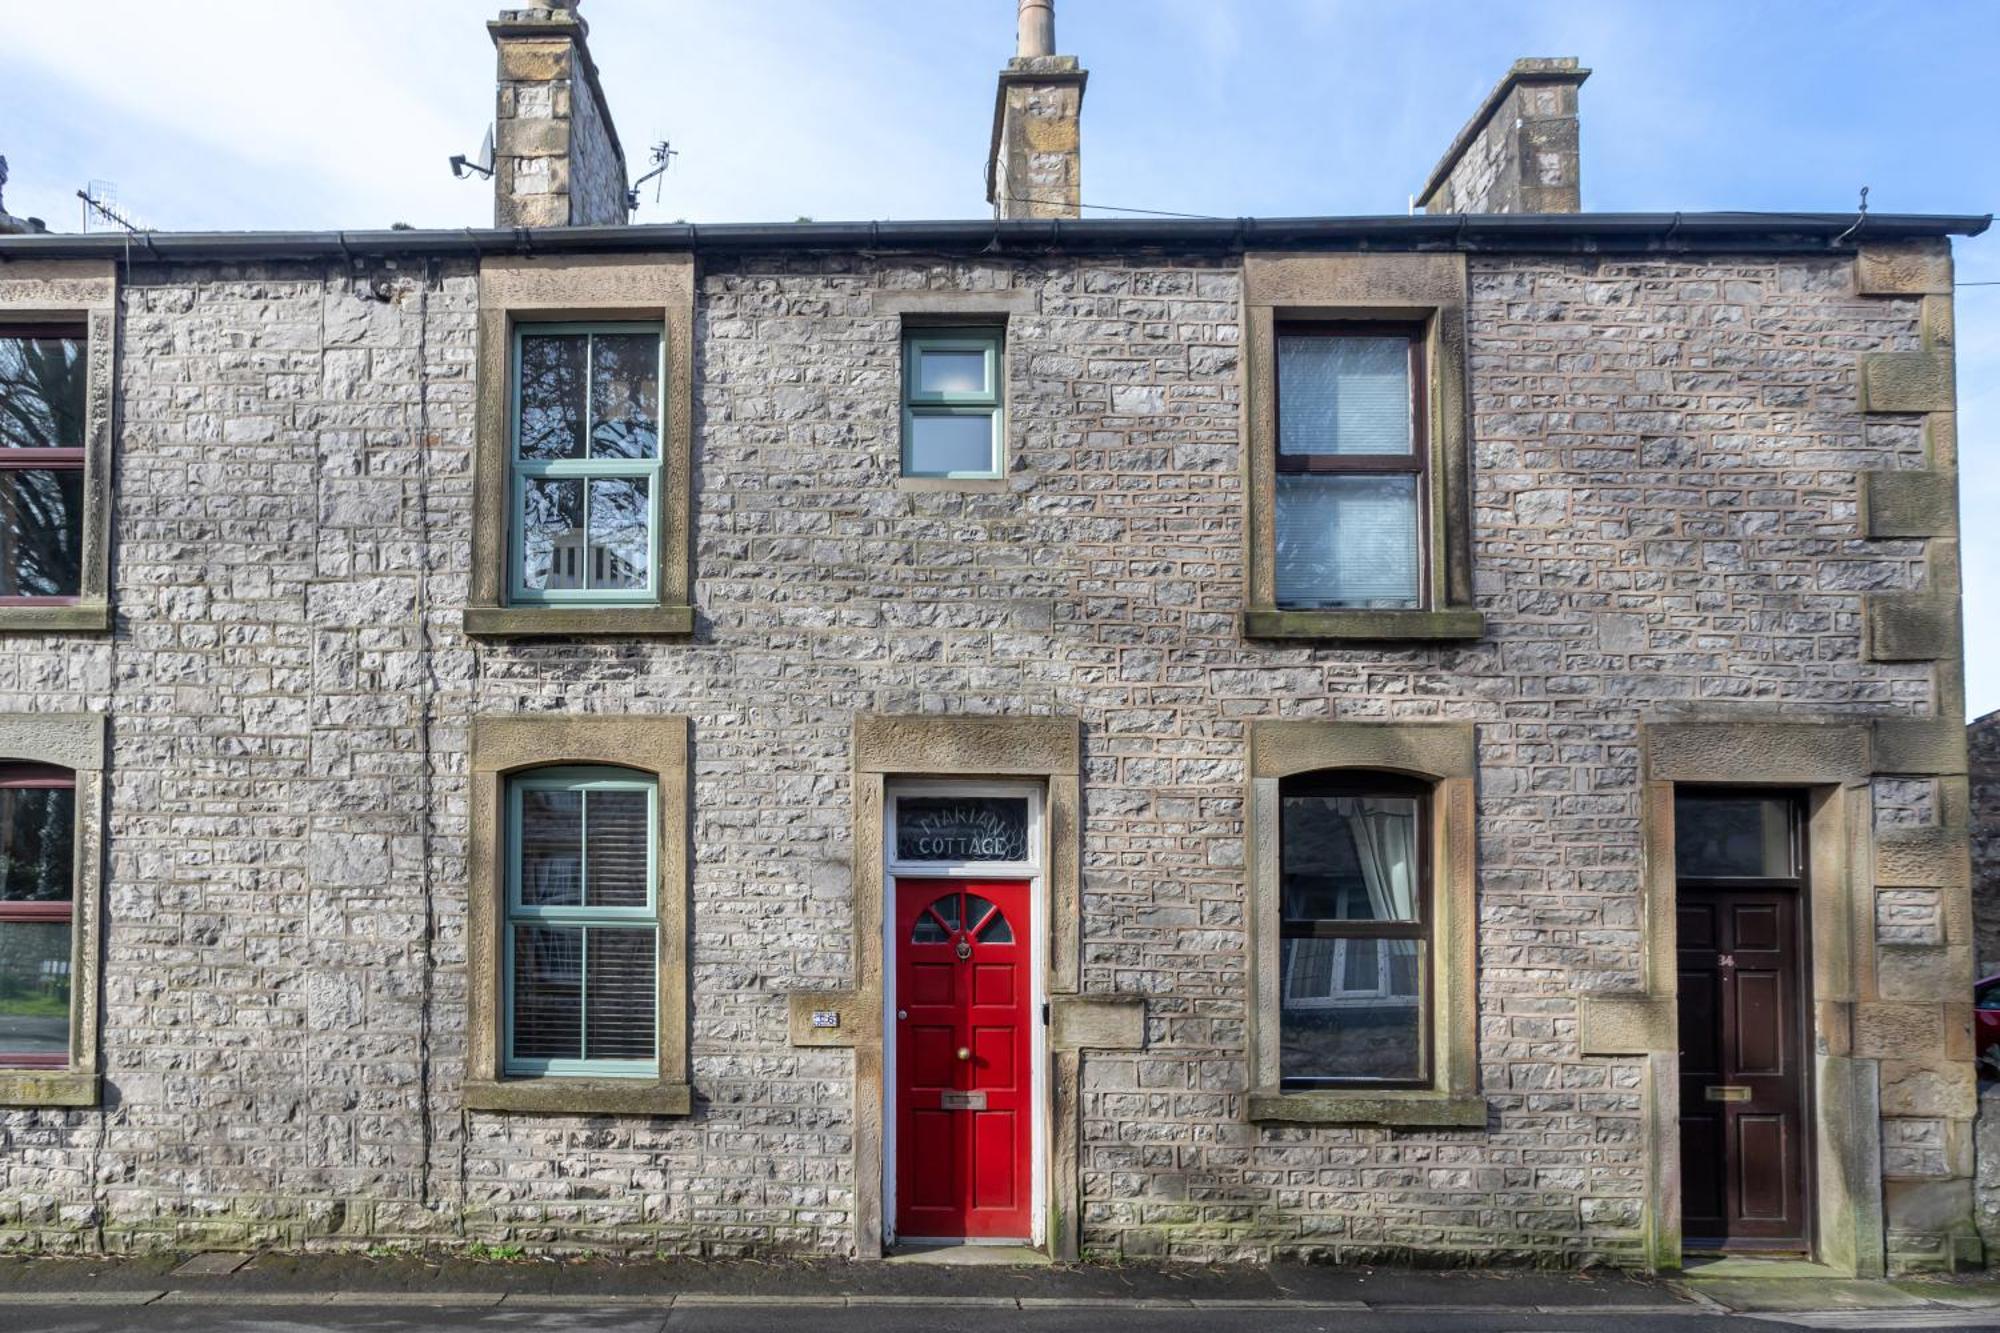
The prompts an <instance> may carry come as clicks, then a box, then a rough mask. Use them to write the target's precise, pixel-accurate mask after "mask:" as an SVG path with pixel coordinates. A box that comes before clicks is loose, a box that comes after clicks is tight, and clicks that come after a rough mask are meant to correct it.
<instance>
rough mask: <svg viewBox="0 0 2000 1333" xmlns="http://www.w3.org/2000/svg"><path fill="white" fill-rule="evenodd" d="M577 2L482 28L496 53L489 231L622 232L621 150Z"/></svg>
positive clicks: (548, 5)
mask: <svg viewBox="0 0 2000 1333" xmlns="http://www.w3.org/2000/svg"><path fill="white" fill-rule="evenodd" d="M580 2H581V0H544V3H542V4H540V5H537V6H536V7H534V8H532V9H504V10H502V11H500V17H499V18H498V19H497V20H495V21H493V22H491V23H488V24H487V25H486V31H487V33H488V34H489V35H491V37H492V38H493V45H494V46H495V47H496V48H497V49H498V50H499V53H500V91H499V97H498V100H497V105H496V108H495V111H494V123H493V225H494V226H496V227H569V226H591V225H603V224H607V223H622V222H624V221H626V220H627V217H628V213H627V210H626V207H625V190H626V180H627V177H626V174H625V150H624V149H623V148H620V147H619V146H618V131H617V130H615V129H613V128H612V126H611V111H610V108H608V107H607V106H606V105H605V102H604V89H603V87H602V86H601V85H600V84H599V83H598V81H597V66H596V65H595V64H594V63H592V61H591V59H590V47H589V46H588V45H587V44H586V42H585V38H586V37H588V36H589V33H590V27H589V25H588V24H586V23H585V22H584V21H583V16H582V15H580V14H578V13H577V5H578V4H579V3H580Z"/></svg>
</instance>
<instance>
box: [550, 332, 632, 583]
mask: <svg viewBox="0 0 2000 1333" xmlns="http://www.w3.org/2000/svg"><path fill="white" fill-rule="evenodd" d="M660 351H661V339H660V335H659V333H658V332H655V331H622V332H621V331H616V330H607V329H587V330H573V329H560V328H552V329H547V330H542V331H534V332H523V334H522V335H521V338H520V352H519V357H518V363H519V374H520V380H519V385H518V394H519V398H518V402H519V406H518V415H517V421H516V426H515V430H516V435H517V439H518V444H517V448H516V459H515V468H516V470H517V472H518V473H519V474H520V479H519V482H518V489H517V494H518V496H519V499H518V502H517V503H518V505H519V510H518V512H519V516H520V533H519V547H520V566H519V568H518V570H517V573H516V577H517V579H518V583H517V588H518V590H519V591H520V592H523V593H526V594H531V595H538V594H546V593H584V594H587V593H589V592H592V591H598V592H643V591H645V589H646V588H647V586H648V585H649V583H650V575H651V571H652V567H653V563H654V562H653V558H652V553H653V501H654V498H655V491H654V482H653V478H654V475H655V473H657V472H658V470H659V464H660V458H659V420H660Z"/></svg>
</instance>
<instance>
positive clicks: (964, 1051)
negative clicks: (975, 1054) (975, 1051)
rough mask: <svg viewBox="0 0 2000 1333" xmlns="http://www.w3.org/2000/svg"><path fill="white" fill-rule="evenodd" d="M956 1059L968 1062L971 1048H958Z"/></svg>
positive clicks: (970, 1056)
mask: <svg viewBox="0 0 2000 1333" xmlns="http://www.w3.org/2000/svg"><path fill="white" fill-rule="evenodd" d="M958 1058H959V1059H961V1060H970V1059H971V1058H972V1048H971V1047H970V1046H961V1047H959V1048H958Z"/></svg>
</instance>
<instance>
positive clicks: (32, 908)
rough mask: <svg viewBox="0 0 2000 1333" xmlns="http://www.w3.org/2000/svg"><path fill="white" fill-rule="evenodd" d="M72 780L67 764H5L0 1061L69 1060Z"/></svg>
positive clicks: (0, 828) (0, 815) (0, 801)
mask: <svg viewBox="0 0 2000 1333" xmlns="http://www.w3.org/2000/svg"><path fill="white" fill-rule="evenodd" d="M73 782H74V779H73V777H72V775H71V774H70V773H69V772H67V771H66V770H62V769H53V768H45V767H42V766H39V765H12V766H0V1065H15V1066H22V1065H26V1066H32V1067H41V1068H59V1067H61V1066H63V1065H65V1064H67V1063H68V1061H69V1006H70V949H71V928H72V925H73V917H74V910H75V888H74V869H75V867H74V860H73V856H74V851H73V849H74V846H75V837H76V792H75V789H74V786H73Z"/></svg>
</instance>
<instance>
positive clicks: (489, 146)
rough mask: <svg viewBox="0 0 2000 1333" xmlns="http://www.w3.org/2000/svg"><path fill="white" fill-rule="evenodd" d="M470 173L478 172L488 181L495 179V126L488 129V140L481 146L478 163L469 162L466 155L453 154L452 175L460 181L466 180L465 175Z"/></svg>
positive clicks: (489, 126)
mask: <svg viewBox="0 0 2000 1333" xmlns="http://www.w3.org/2000/svg"><path fill="white" fill-rule="evenodd" d="M468 171H476V172H478V173H479V174H480V175H481V176H484V177H486V178H487V179H488V180H491V179H492V178H493V126H492V125H490V124H489V125H488V126H487V127H486V138H485V139H484V140H483V141H482V142H481V143H480V145H479V160H478V161H477V162H468V161H467V160H466V157H465V154H464V153H453V154H452V155H451V174H452V175H454V176H456V177H458V178H459V179H460V180H464V179H465V173H466V172H468Z"/></svg>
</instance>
